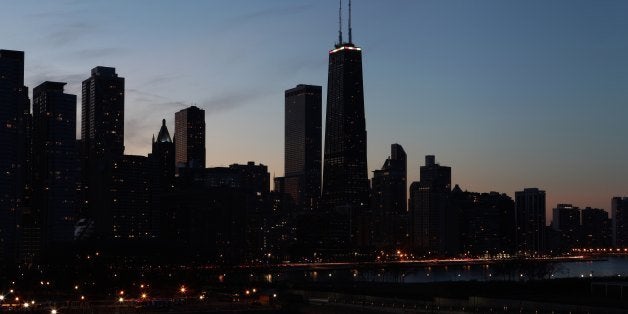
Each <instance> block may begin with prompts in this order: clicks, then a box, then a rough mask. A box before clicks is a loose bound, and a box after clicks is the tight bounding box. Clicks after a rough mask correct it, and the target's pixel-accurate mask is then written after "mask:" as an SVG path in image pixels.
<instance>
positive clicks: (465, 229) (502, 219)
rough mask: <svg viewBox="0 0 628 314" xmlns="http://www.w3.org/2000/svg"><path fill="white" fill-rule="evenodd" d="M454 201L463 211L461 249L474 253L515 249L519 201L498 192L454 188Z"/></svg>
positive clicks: (461, 213)
mask: <svg viewBox="0 0 628 314" xmlns="http://www.w3.org/2000/svg"><path fill="white" fill-rule="evenodd" d="M451 198H452V203H453V205H452V206H453V207H454V208H455V210H457V211H458V212H459V214H460V217H461V219H459V220H458V223H459V234H460V245H461V251H462V252H465V253H470V254H473V255H483V254H486V253H489V254H498V253H502V252H511V251H512V244H513V238H514V229H515V228H514V225H515V214H514V212H515V203H514V201H513V200H512V198H510V197H509V196H508V195H506V194H501V193H497V192H489V193H475V192H466V191H465V192H463V191H462V189H460V187H459V186H458V185H456V186H455V187H454V188H453V190H452V196H451Z"/></svg>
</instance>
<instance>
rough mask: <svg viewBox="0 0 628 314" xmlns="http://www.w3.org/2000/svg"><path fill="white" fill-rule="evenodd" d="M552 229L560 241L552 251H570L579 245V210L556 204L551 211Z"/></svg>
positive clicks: (569, 205)
mask: <svg viewBox="0 0 628 314" xmlns="http://www.w3.org/2000/svg"><path fill="white" fill-rule="evenodd" d="M552 229H553V231H555V232H557V233H558V238H559V239H560V241H558V242H559V243H556V245H552V248H553V249H562V250H570V249H571V248H573V247H577V246H578V244H580V208H578V207H575V206H573V205H571V204H558V205H557V206H556V208H553V209H552Z"/></svg>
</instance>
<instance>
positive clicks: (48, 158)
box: [33, 82, 80, 253]
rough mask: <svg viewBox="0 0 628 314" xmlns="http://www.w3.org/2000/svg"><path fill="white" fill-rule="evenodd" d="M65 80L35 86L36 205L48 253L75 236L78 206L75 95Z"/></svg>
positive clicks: (34, 205) (78, 170)
mask: <svg viewBox="0 0 628 314" xmlns="http://www.w3.org/2000/svg"><path fill="white" fill-rule="evenodd" d="M65 84H66V83H59V82H44V83H42V84H40V85H39V86H37V87H35V88H34V89H33V191H34V193H33V208H34V209H35V211H36V212H37V213H38V217H39V219H40V220H39V222H40V226H41V230H42V244H43V245H44V246H43V248H44V249H45V251H48V252H49V253H50V252H51V250H52V249H53V248H54V247H55V246H57V245H67V244H68V243H70V242H71V241H72V240H73V237H74V219H75V218H76V214H77V212H76V211H77V208H78V200H77V197H78V193H77V190H76V188H77V186H78V183H79V173H80V168H79V160H78V156H77V151H76V95H71V94H66V93H64V91H63V87H64V86H65Z"/></svg>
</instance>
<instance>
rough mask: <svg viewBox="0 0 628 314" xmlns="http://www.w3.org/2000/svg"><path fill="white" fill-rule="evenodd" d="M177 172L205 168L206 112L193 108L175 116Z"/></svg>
mask: <svg viewBox="0 0 628 314" xmlns="http://www.w3.org/2000/svg"><path fill="white" fill-rule="evenodd" d="M174 145H175V163H176V167H177V172H178V171H179V169H180V168H190V169H204V168H205V110H203V109H199V108H198V107H196V106H191V107H188V108H185V109H183V110H180V111H178V112H176V113H175V115H174Z"/></svg>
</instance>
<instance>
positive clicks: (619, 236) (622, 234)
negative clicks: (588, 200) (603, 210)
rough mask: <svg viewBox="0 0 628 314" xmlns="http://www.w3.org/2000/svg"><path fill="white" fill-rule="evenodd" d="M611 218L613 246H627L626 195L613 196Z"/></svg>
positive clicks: (627, 216) (627, 214)
mask: <svg viewBox="0 0 628 314" xmlns="http://www.w3.org/2000/svg"><path fill="white" fill-rule="evenodd" d="M611 218H612V219H613V227H612V231H613V246H615V247H626V246H628V197H613V199H612V200H611Z"/></svg>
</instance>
